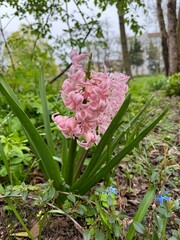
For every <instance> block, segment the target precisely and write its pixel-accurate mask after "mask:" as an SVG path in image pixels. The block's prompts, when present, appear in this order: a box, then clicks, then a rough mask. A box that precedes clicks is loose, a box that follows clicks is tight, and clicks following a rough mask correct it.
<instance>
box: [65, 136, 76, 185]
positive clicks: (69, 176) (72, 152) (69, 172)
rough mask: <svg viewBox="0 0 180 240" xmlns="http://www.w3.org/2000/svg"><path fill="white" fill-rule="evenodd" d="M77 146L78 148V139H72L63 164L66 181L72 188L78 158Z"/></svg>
mask: <svg viewBox="0 0 180 240" xmlns="http://www.w3.org/2000/svg"><path fill="white" fill-rule="evenodd" d="M76 146H77V142H76V139H71V140H70V146H69V152H68V156H67V159H66V160H65V162H64V163H63V164H64V166H63V168H64V171H63V173H64V180H65V182H66V183H67V184H68V185H70V186H71V185H72V181H73V171H74V161H75V157H76Z"/></svg>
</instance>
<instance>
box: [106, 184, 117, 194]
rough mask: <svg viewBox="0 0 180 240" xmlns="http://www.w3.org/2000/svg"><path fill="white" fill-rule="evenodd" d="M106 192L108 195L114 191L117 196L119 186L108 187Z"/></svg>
mask: <svg viewBox="0 0 180 240" xmlns="http://www.w3.org/2000/svg"><path fill="white" fill-rule="evenodd" d="M106 193H108V195H111V193H113V194H114V195H116V196H117V195H118V190H117V188H115V187H112V186H110V187H108V188H107V189H106Z"/></svg>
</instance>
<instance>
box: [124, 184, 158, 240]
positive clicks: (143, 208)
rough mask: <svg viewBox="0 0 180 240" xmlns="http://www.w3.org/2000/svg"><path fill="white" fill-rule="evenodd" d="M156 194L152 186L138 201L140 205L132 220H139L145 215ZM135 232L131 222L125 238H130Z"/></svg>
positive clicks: (128, 239)
mask: <svg viewBox="0 0 180 240" xmlns="http://www.w3.org/2000/svg"><path fill="white" fill-rule="evenodd" d="M155 194H156V189H155V187H152V188H151V189H150V190H149V191H148V192H147V193H146V195H145V196H144V198H143V200H142V201H141V203H140V206H139V208H138V210H137V212H136V214H135V216H134V219H133V222H139V223H140V222H141V221H142V220H143V218H144V216H145V215H146V213H147V211H148V208H149V207H150V205H151V204H152V201H153V199H154V197H155ZM134 234H135V228H134V225H133V223H131V225H130V227H129V230H128V234H127V237H126V240H132V239H133V237H134Z"/></svg>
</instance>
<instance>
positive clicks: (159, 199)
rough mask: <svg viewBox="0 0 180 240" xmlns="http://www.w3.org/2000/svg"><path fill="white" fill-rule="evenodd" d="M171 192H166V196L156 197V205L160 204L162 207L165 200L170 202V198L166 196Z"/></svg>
mask: <svg viewBox="0 0 180 240" xmlns="http://www.w3.org/2000/svg"><path fill="white" fill-rule="evenodd" d="M168 192H169V191H165V192H164V195H161V194H158V195H157V196H156V203H158V202H159V203H160V205H161V206H162V205H163V204H164V200H166V201H170V197H168V196H166V195H165V194H167V193H168Z"/></svg>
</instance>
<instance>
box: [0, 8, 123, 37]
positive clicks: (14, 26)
mask: <svg viewBox="0 0 180 240" xmlns="http://www.w3.org/2000/svg"><path fill="white" fill-rule="evenodd" d="M93 9H94V11H95V12H97V10H96V9H95V8H93ZM84 11H86V9H85V10H84ZM6 13H8V15H11V14H13V9H12V8H11V7H8V8H5V7H0V16H1V17H2V16H3V14H6ZM10 19H11V18H10ZM10 19H8V18H4V19H1V21H2V26H3V28H5V29H4V30H5V32H6V34H7V35H9V34H10V33H12V32H14V31H17V30H18V28H19V26H20V24H21V23H25V24H28V21H29V22H31V21H33V18H32V17H31V16H28V18H27V20H28V21H27V20H26V19H24V20H21V21H19V19H18V17H14V18H13V19H11V21H10ZM106 19H108V21H109V22H110V25H111V27H112V31H114V32H115V33H116V34H117V35H118V34H119V25H118V15H117V11H116V8H115V7H108V9H107V10H106V12H104V13H102V17H101V20H102V21H104V20H106ZM61 26H62V25H61ZM61 28H62V27H61ZM59 30H60V29H59V22H56V23H54V24H53V27H52V34H53V35H54V36H55V35H57V34H59Z"/></svg>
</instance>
